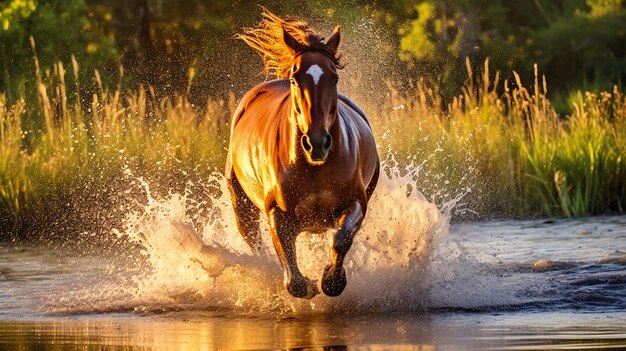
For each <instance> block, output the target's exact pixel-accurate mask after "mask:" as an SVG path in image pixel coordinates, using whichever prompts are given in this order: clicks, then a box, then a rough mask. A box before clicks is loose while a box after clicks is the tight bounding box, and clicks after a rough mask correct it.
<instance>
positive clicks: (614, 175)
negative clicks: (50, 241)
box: [0, 57, 626, 232]
mask: <svg viewBox="0 0 626 351" xmlns="http://www.w3.org/2000/svg"><path fill="white" fill-rule="evenodd" d="M35 68H36V87H34V90H35V91H36V94H37V100H36V101H35V102H33V101H29V102H28V103H27V102H25V101H24V100H23V99H20V100H18V101H17V102H15V103H12V104H10V105H9V104H8V103H7V101H6V98H5V97H4V96H2V95H0V222H2V223H0V225H2V227H3V228H8V229H7V230H3V232H7V231H10V230H11V228H15V227H16V225H18V227H19V224H20V223H22V222H24V221H29V220H30V221H35V220H37V218H38V217H37V216H33V214H36V213H42V212H43V213H55V211H56V212H62V211H63V206H64V205H63V204H64V203H67V202H71V201H72V199H74V198H80V197H84V196H85V194H86V193H88V192H94V191H98V189H106V188H107V187H110V184H111V182H112V181H115V179H118V178H120V177H123V176H124V174H126V173H127V172H132V174H133V175H134V176H137V177H144V178H148V179H151V180H153V183H154V184H161V188H162V189H161V190H162V191H163V192H167V191H170V190H172V189H177V187H178V188H180V187H181V184H183V188H184V184H185V182H186V181H187V180H189V179H190V178H192V177H194V176H200V177H201V176H207V175H208V174H210V173H211V172H213V171H214V170H216V169H217V170H219V171H221V169H222V167H223V163H224V159H225V150H226V146H227V138H228V129H229V127H228V120H229V116H230V115H231V113H232V109H233V106H234V102H235V99H234V97H233V96H231V98H230V100H229V101H225V100H220V99H208V101H207V102H206V105H205V106H202V107H201V108H198V107H194V106H192V104H191V103H190V102H189V100H188V98H187V96H185V95H178V96H174V97H163V98H158V97H156V94H155V92H154V90H153V89H151V88H150V87H143V86H139V87H138V88H137V89H135V90H130V91H129V90H123V89H122V88H121V86H122V85H121V83H120V84H118V85H117V86H116V87H113V88H107V87H105V86H104V85H103V84H102V82H101V79H100V77H99V74H98V72H97V71H96V72H95V74H94V89H93V91H94V93H93V94H91V96H90V97H88V98H87V97H85V96H81V95H80V91H81V89H80V88H81V87H79V85H78V73H79V66H78V63H77V62H76V61H75V60H74V59H72V69H71V73H68V72H67V71H66V69H65V67H64V66H63V64H61V63H57V64H56V65H54V67H52V68H50V69H47V70H42V69H41V68H40V67H39V63H38V61H37V58H36V57H35ZM467 70H468V80H467V83H466V85H465V88H464V89H463V93H462V94H460V95H459V96H457V97H455V98H454V99H453V100H452V101H451V102H450V103H449V104H444V103H443V100H442V98H441V94H439V93H438V91H437V90H436V89H434V88H429V87H427V85H426V84H424V82H422V81H417V82H415V83H414V84H411V86H410V87H409V89H406V90H404V91H402V92H400V91H397V90H394V89H393V87H392V86H391V84H390V85H389V88H390V91H391V92H392V93H391V95H390V97H389V98H388V99H387V102H386V103H385V104H384V105H383V106H369V107H368V106H365V107H366V109H367V110H368V113H369V114H370V115H371V116H375V117H374V118H372V124H373V125H374V129H375V130H376V132H377V133H378V141H379V146H380V148H381V154H384V153H385V152H386V151H387V150H393V153H394V154H395V157H396V159H397V161H398V162H401V163H404V164H409V163H412V164H414V165H419V166H420V167H421V172H420V174H419V175H418V176H419V178H420V179H419V180H420V184H422V185H423V188H422V189H419V190H421V191H422V192H424V194H425V195H426V196H427V197H428V198H429V199H431V200H432V201H435V202H437V203H438V204H440V205H441V206H445V205H446V203H449V202H450V201H451V200H456V205H455V211H456V213H460V214H463V213H465V214H467V215H468V216H469V217H467V218H471V217H472V214H473V215H474V216H476V217H477V218H485V217H492V216H511V215H513V216H534V215H547V216H583V215H589V214H602V213H608V212H624V206H625V204H626V97H625V96H624V95H623V93H622V92H620V91H619V90H618V89H617V88H615V89H614V90H613V91H612V92H602V93H599V94H594V93H585V94H583V93H579V94H578V96H577V98H576V99H575V100H574V101H572V102H571V108H572V111H573V112H572V114H571V115H570V116H559V115H558V114H557V113H556V112H555V110H554V108H553V107H552V105H551V103H550V101H549V99H548V97H547V84H546V80H545V78H544V77H540V76H539V74H538V72H537V68H536V67H535V80H534V82H533V84H532V86H531V88H530V89H527V88H525V87H524V85H523V84H522V82H521V80H520V78H519V76H517V75H514V76H515V79H514V81H507V80H505V81H502V82H501V81H500V78H499V74H498V73H497V72H496V73H495V74H492V73H491V72H490V71H489V65H488V61H487V62H485V65H484V67H483V68H482V69H481V70H480V72H479V73H478V72H474V71H473V69H472V67H470V65H469V64H468V65H467ZM122 80H123V70H122V69H121V68H120V82H121V81H122ZM68 81H69V83H68ZM190 82H191V78H190ZM187 90H189V89H187ZM59 199H61V200H59ZM22 224H23V223H22Z"/></svg>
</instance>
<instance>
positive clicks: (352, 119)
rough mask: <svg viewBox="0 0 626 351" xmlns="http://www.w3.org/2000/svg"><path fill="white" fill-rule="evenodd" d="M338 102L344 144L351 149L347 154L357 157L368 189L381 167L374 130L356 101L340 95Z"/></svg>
mask: <svg viewBox="0 0 626 351" xmlns="http://www.w3.org/2000/svg"><path fill="white" fill-rule="evenodd" d="M338 101H339V104H338V108H339V116H340V118H341V120H342V122H343V138H344V144H345V145H346V146H347V147H348V148H349V150H346V152H349V153H350V154H351V155H356V156H357V160H356V161H357V167H358V168H359V169H358V173H359V174H360V176H361V178H362V179H363V183H364V184H363V185H364V186H365V187H368V185H369V183H370V181H371V180H372V178H373V177H374V174H375V173H376V172H377V170H378V165H379V159H378V151H377V149H376V142H375V140H374V135H373V132H372V128H371V126H370V123H369V120H368V118H367V116H366V115H365V113H364V112H363V110H361V109H360V108H359V106H358V105H357V104H356V103H355V102H354V101H352V100H351V99H350V98H348V97H347V96H345V95H343V94H339V95H338Z"/></svg>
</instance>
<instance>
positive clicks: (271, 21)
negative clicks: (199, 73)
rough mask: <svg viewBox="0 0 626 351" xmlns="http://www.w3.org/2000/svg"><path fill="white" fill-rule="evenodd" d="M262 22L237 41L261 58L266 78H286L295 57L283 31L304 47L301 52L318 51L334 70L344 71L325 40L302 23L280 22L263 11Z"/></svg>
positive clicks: (287, 20) (240, 35)
mask: <svg viewBox="0 0 626 351" xmlns="http://www.w3.org/2000/svg"><path fill="white" fill-rule="evenodd" d="M262 16H263V19H262V20H261V23H259V25H258V26H256V27H252V28H244V30H243V34H238V35H237V36H236V38H238V39H241V40H243V41H244V42H245V43H246V44H248V45H250V46H251V47H252V48H253V49H255V50H257V51H258V52H259V53H261V55H262V56H263V63H264V64H265V74H266V75H268V76H270V75H272V74H274V75H276V77H277V78H286V77H289V70H290V69H291V64H292V62H293V59H294V56H295V55H297V54H299V52H298V53H296V54H295V55H294V54H293V53H292V50H290V49H289V48H288V47H287V46H286V44H285V43H284V41H283V28H284V29H285V30H286V31H287V32H288V33H289V34H291V36H293V37H294V38H295V39H296V40H297V41H298V42H299V43H300V44H302V45H303V46H304V50H303V51H320V52H322V53H324V54H325V55H326V56H328V57H331V58H334V61H335V63H336V65H337V68H338V69H340V68H342V67H343V65H342V64H341V62H340V60H341V55H340V54H339V53H334V52H333V51H332V50H331V49H330V48H329V47H328V45H326V43H324V38H323V37H322V36H321V35H319V34H318V33H316V32H315V31H314V30H313V29H311V27H309V24H308V23H306V22H305V21H302V20H299V19H296V18H281V17H279V16H278V15H276V14H274V13H272V12H270V11H268V10H267V9H265V8H263V12H262Z"/></svg>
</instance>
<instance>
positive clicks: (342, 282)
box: [322, 200, 365, 296]
mask: <svg viewBox="0 0 626 351" xmlns="http://www.w3.org/2000/svg"><path fill="white" fill-rule="evenodd" d="M364 215H365V213H364V211H363V207H362V206H361V203H360V202H359V201H356V200H355V201H353V202H352V203H350V205H349V206H348V207H347V208H346V210H345V211H344V212H343V214H342V216H341V217H340V218H339V226H340V227H339V230H337V233H335V236H334V238H333V248H332V254H333V257H332V264H330V265H328V266H326V269H324V276H323V278H322V291H324V294H326V295H328V296H339V295H340V294H341V293H342V292H343V289H344V288H345V287H346V283H347V282H346V271H345V269H344V268H343V260H344V258H345V257H346V254H347V253H348V250H350V246H352V239H354V235H355V234H356V232H357V231H358V230H359V228H360V227H361V223H363V217H364Z"/></svg>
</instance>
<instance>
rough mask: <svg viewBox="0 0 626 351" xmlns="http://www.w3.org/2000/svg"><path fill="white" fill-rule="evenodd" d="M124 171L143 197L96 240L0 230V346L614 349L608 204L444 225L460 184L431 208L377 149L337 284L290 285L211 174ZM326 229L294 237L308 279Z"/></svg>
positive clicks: (615, 286) (324, 256)
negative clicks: (258, 249)
mask: <svg viewBox="0 0 626 351" xmlns="http://www.w3.org/2000/svg"><path fill="white" fill-rule="evenodd" d="M128 173H129V176H130V177H131V178H133V179H135V181H134V182H133V183H132V184H131V187H135V188H136V189H135V190H137V189H140V190H141V191H142V192H144V193H145V195H146V198H147V199H148V201H147V202H146V203H142V204H141V206H139V205H138V204H134V205H133V206H129V210H128V213H127V218H126V220H125V225H124V226H123V227H120V228H116V229H115V230H113V231H112V233H111V240H110V243H111V244H110V245H108V246H107V245H105V247H92V246H88V247H87V248H85V247H82V246H80V245H66V244H68V243H61V244H60V243H47V244H42V243H39V244H26V243H11V242H9V243H2V244H0V349H38V348H45V347H48V346H50V347H59V348H64V349H67V348H79V349H90V348H95V349H100V348H104V347H113V348H126V349H132V348H137V349H151V348H158V349H163V348H165V349H180V348H185V349H214V348H235V349H276V348H323V347H327V348H329V349H334V348H337V349H342V348H344V347H348V348H350V349H353V348H354V349H388V348H397V349H416V350H424V349H425V350H430V349H494V350H496V349H524V350H526V349H545V348H550V349H580V348H588V349H598V348H605V349H606V348H614V349H619V348H626V217H624V216H621V217H595V218H586V219H577V220H563V219H559V220H527V221H490V222H478V223H471V224H458V225H452V226H450V225H449V218H450V212H451V211H452V210H453V209H454V208H455V206H457V207H458V204H459V203H460V202H462V199H463V196H464V194H465V193H464V192H465V191H469V189H464V190H462V191H460V192H459V194H458V195H457V196H455V197H452V200H451V201H449V202H448V203H446V204H442V205H440V206H439V208H437V206H435V205H433V204H432V203H429V202H428V201H427V200H426V199H424V198H423V196H421V194H420V193H419V192H417V191H416V190H415V189H417V187H418V185H419V184H418V181H417V179H418V178H419V167H417V168H415V167H413V168H411V167H409V168H407V169H400V168H399V167H398V166H397V165H396V164H395V163H393V162H388V163H386V164H385V166H384V172H383V173H384V174H383V176H382V178H381V184H380V186H379V189H377V191H376V193H375V196H374V198H373V199H372V201H371V206H370V210H369V212H368V216H367V219H366V222H365V223H364V227H363V229H362V231H361V232H360V233H359V234H358V237H357V240H356V241H355V244H354V246H353V248H352V249H351V251H350V253H349V255H348V260H347V263H346V268H347V271H348V287H347V288H346V290H345V292H344V293H343V294H342V296H340V297H338V298H328V297H326V296H317V297H315V298H314V299H312V300H299V299H294V298H292V297H291V296H289V295H288V293H287V292H286V291H285V289H284V287H283V286H282V273H281V271H280V267H279V264H278V262H277V259H276V257H275V254H274V253H273V250H272V248H271V243H270V241H269V237H268V235H267V233H266V235H265V236H266V239H268V240H266V242H265V250H264V251H265V252H264V254H263V255H261V256H252V255H251V254H250V252H249V251H248V249H247V247H246V245H245V243H244V242H243V241H242V240H241V239H240V238H239V236H238V234H237V232H236V230H235V225H234V218H233V217H232V211H231V210H230V207H229V198H228V195H227V193H226V192H225V190H226V188H225V183H224V181H223V179H222V177H221V176H220V175H215V177H214V178H212V179H210V180H207V182H206V186H207V187H209V188H213V189H212V191H211V193H214V194H215V195H214V196H213V197H210V198H208V199H206V201H202V202H200V203H199V202H194V201H192V200H191V199H192V197H191V196H189V195H190V194H188V193H186V194H171V195H169V196H167V197H166V198H155V197H154V196H153V195H152V194H151V192H150V185H149V184H147V183H146V182H144V181H143V180H142V179H141V178H138V177H134V176H133V175H132V174H131V172H128ZM130 208H132V209H130ZM199 214H201V215H199ZM263 227H264V230H265V231H267V228H266V226H265V225H263ZM80 235H82V236H87V240H88V238H89V234H88V233H83V234H80ZM81 240H83V241H84V240H85V238H83V239H81ZM328 240H329V235H316V236H314V235H302V236H301V237H300V238H299V239H298V245H299V251H298V257H299V261H300V266H301V268H302V270H303V272H304V273H305V274H307V275H308V276H309V277H311V278H313V279H319V277H320V275H321V272H322V269H323V267H324V266H325V264H326V263H327V262H328V260H329V259H330V255H329V249H328V244H329V243H328ZM105 242H106V241H105Z"/></svg>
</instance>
